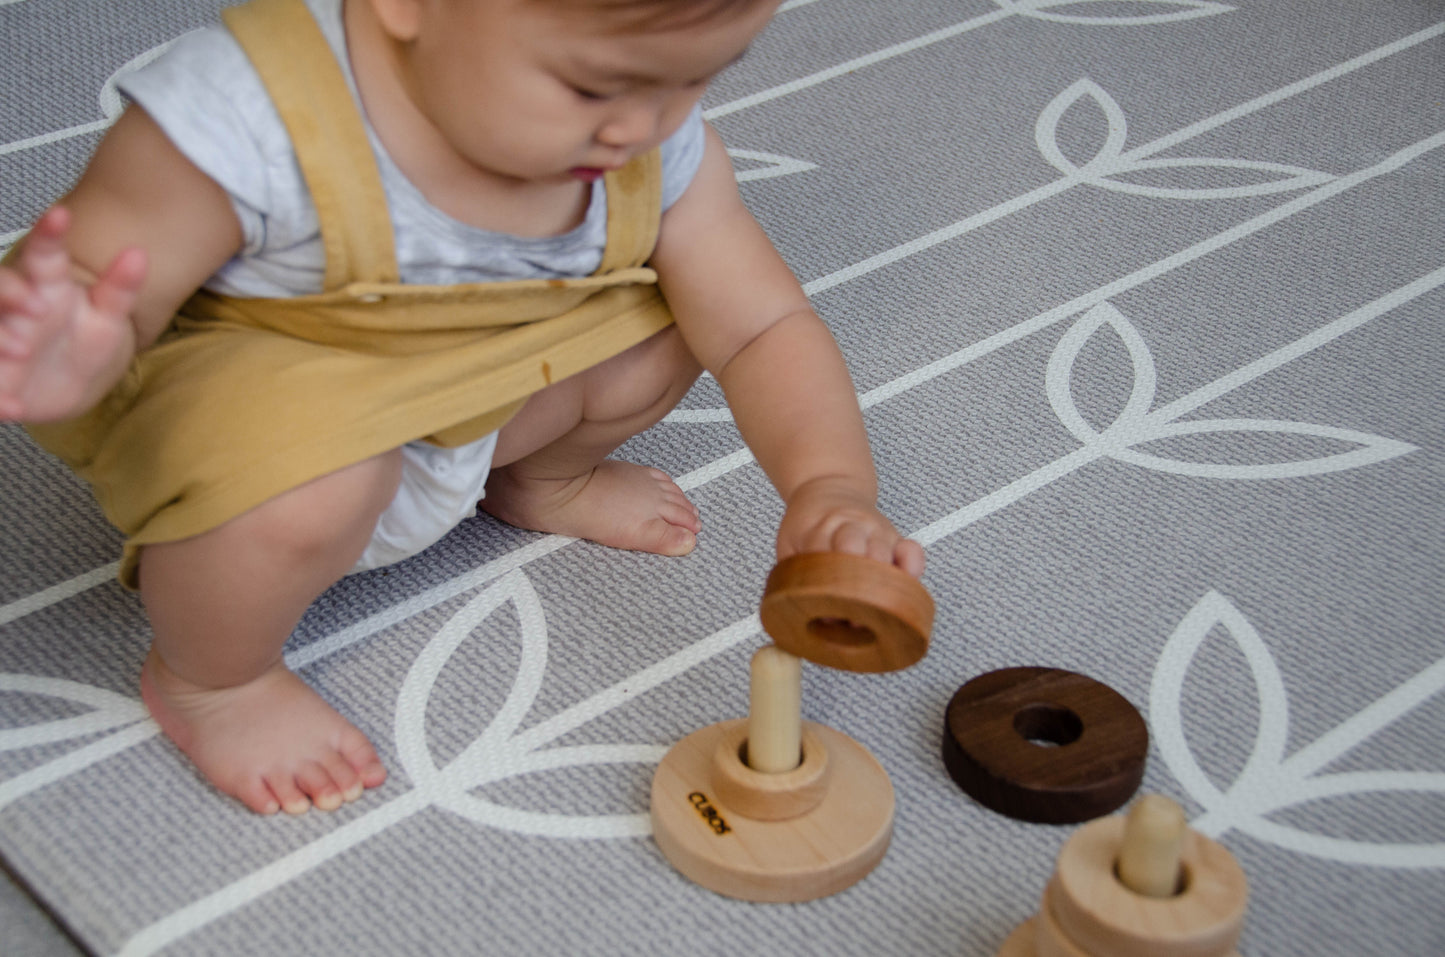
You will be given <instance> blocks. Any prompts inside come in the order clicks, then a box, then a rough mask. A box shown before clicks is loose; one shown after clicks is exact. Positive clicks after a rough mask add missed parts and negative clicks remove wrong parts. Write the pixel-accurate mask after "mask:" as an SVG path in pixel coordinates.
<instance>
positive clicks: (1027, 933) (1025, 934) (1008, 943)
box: [997, 918, 1038, 957]
mask: <svg viewBox="0 0 1445 957" xmlns="http://www.w3.org/2000/svg"><path fill="white" fill-rule="evenodd" d="M1037 947H1038V945H1037V941H1036V940H1035V936H1034V919H1033V918H1029V919H1028V920H1026V921H1024V922H1023V923H1022V924H1020V925H1018V926H1017V927H1015V928H1014V932H1013V933H1012V934H1009V935H1008V937H1007V938H1005V939H1004V942H1003V946H1002V947H1000V948H999V949H998V954H997V957H1038V949H1037Z"/></svg>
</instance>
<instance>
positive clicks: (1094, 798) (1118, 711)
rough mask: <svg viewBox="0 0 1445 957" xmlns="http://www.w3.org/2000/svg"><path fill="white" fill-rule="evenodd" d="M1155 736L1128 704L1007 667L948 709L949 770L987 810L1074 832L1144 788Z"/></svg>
mask: <svg viewBox="0 0 1445 957" xmlns="http://www.w3.org/2000/svg"><path fill="white" fill-rule="evenodd" d="M1148 753H1149V729H1148V727H1147V726H1146V725H1145V723H1144V719H1143V717H1142V716H1140V714H1139V712H1138V710H1137V709H1135V707H1134V706H1133V705H1131V704H1130V703H1129V702H1128V700H1127V699H1126V698H1124V697H1123V696H1122V695H1120V694H1119V693H1118V692H1117V691H1115V690H1113V689H1112V688H1110V687H1109V686H1107V685H1104V684H1101V683H1100V682H1098V681H1095V680H1094V679H1093V678H1089V677H1086V676H1084V675H1081V674H1075V673H1074V672H1072V671H1062V670H1059V669H1056V668H1005V669H1003V670H1000V671H992V672H989V673H988V674H985V675H980V676H979V677H977V678H974V679H973V680H971V681H969V682H968V683H967V684H965V685H964V686H963V687H962V688H959V689H958V692H957V694H955V695H954V696H953V700H952V701H950V702H949V704H948V712H947V717H946V719H945V722H944V729H943V763H944V765H945V767H947V768H948V773H949V774H950V775H951V776H952V777H953V780H954V781H956V782H957V783H958V786H959V787H961V788H963V790H964V791H966V792H967V793H968V794H969V796H970V797H972V798H973V799H974V800H976V801H978V802H979V803H980V804H982V805H983V806H984V807H987V808H991V809H993V810H995V811H998V812H999V813H1001V814H1006V815H1008V816H1009V817H1013V818H1017V819H1019V820H1022V821H1033V822H1035V823H1039V824H1076V823H1079V822H1081V821H1087V820H1090V819H1091V818H1096V817H1099V816H1101V815H1104V814H1108V813H1109V812H1110V811H1113V810H1115V809H1117V808H1119V807H1121V806H1122V805H1123V804H1124V803H1125V802H1127V801H1128V800H1129V798H1130V797H1132V796H1133V794H1134V792H1135V791H1136V790H1138V788H1139V785H1140V783H1141V782H1142V781H1143V779H1144V762H1145V759H1146V758H1147V756H1148Z"/></svg>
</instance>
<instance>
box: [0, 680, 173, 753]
mask: <svg viewBox="0 0 1445 957" xmlns="http://www.w3.org/2000/svg"><path fill="white" fill-rule="evenodd" d="M0 692H13V693H20V694H35V695H44V696H46V697H51V698H60V699H63V700H65V701H69V702H71V703H73V704H81V705H87V706H89V707H90V709H91V710H90V711H88V712H86V713H84V714H80V715H75V716H73V717H69V718H58V719H55V720H53V721H45V722H41V723H39V724H30V725H24V726H22V727H18V728H0V751H14V750H18V749H20V748H30V747H34V746H36V745H40V744H51V743H54V742H56V741H68V740H71V739H74V738H80V737H85V736H88V735H92V734H96V733H98V732H101V731H110V730H112V729H115V728H120V727H124V726H125V725H129V724H134V723H136V722H137V721H144V720H146V718H147V717H149V716H148V715H147V714H146V710H145V707H144V706H143V705H142V704H141V703H140V702H139V701H137V700H135V699H134V698H130V697H127V696H125V695H121V694H116V693H115V692H114V691H106V690H105V689H103V688H96V687H93V686H91V685H86V684H80V683H79V682H76V681H67V680H64V679H62V678H43V677H39V676H36V675H16V674H0Z"/></svg>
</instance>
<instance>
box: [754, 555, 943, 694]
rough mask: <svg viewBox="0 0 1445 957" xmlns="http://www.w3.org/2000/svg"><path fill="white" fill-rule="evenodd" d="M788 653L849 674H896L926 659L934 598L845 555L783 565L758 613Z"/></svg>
mask: <svg viewBox="0 0 1445 957" xmlns="http://www.w3.org/2000/svg"><path fill="white" fill-rule="evenodd" d="M758 614H759V617H761V619H762V622H763V630H764V631H766V632H767V633H768V634H769V635H770V636H772V639H773V641H774V642H775V643H776V644H777V646H778V647H779V648H782V649H783V650H784V651H786V652H788V653H790V654H794V655H797V656H798V657H800V658H806V659H808V660H809V661H811V662H813V663H814V664H819V665H824V666H826V667H829V668H838V669H841V670H844V671H862V672H878V671H897V670H899V669H901V668H907V667H908V666H909V665H912V664H914V663H915V662H917V661H918V660H919V659H921V658H922V657H923V656H924V655H925V654H927V653H928V641H929V634H930V632H931V631H932V629H933V598H932V596H930V595H929V594H928V589H926V588H924V587H923V584H922V582H920V581H919V580H918V579H916V578H914V577H913V576H912V575H910V574H908V573H907V572H905V571H903V570H902V569H901V568H898V567H896V566H894V565H887V564H884V563H883V562H879V561H875V560H873V559H871V558H863V557H860V556H857V555H844V554H842V553H839V552H812V553H807V554H802V555H794V556H792V557H791V558H787V559H784V560H783V561H781V562H779V563H778V564H777V566H776V567H774V568H773V570H772V573H771V574H769V575H768V583H767V587H766V588H765V589H764V592H763V600H762V605H761V607H760V608H759V609H758Z"/></svg>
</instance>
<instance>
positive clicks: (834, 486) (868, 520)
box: [778, 479, 923, 578]
mask: <svg viewBox="0 0 1445 957" xmlns="http://www.w3.org/2000/svg"><path fill="white" fill-rule="evenodd" d="M803 552H844V553H846V554H849V555H864V556H867V557H868V558H872V559H875V560H877V561H880V562H886V563H888V564H890V565H897V566H898V567H899V568H901V569H903V570H904V571H906V572H908V573H909V574H910V575H912V576H914V577H915V578H918V577H920V576H922V575H923V546H922V545H919V544H918V543H917V542H915V541H913V540H912V539H910V538H904V537H903V536H902V535H900V534H899V533H898V531H897V529H895V528H894V527H893V525H892V523H891V522H889V521H888V519H886V518H884V517H883V514H882V513H881V512H879V511H878V507H877V506H876V505H874V503H873V502H872V501H871V500H869V499H868V498H866V497H864V496H862V495H860V494H859V492H858V491H857V489H855V488H853V486H852V484H851V483H849V482H846V481H842V480H837V479H814V480H813V481H811V482H807V483H805V484H803V485H801V486H799V487H798V488H797V490H796V491H794V493H793V495H792V497H791V498H790V499H789V501H788V509H787V512H786V513H785V514H784V515H783V521H782V524H781V525H780V526H779V527H778V559H779V560H782V559H784V558H788V557H789V556H792V555H796V554H800V553H803Z"/></svg>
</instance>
